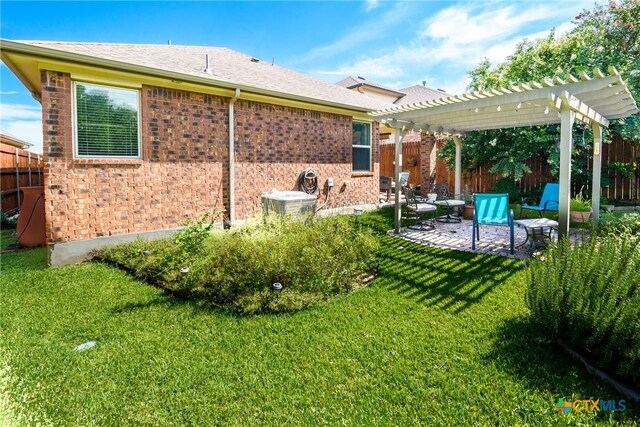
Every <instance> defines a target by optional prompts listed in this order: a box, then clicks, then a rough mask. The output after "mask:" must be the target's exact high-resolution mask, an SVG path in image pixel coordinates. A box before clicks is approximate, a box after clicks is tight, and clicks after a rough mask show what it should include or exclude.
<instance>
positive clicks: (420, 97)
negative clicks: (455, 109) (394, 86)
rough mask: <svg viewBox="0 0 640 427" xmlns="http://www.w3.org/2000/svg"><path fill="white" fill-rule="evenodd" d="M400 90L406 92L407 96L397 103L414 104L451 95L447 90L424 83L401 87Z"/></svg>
mask: <svg viewBox="0 0 640 427" xmlns="http://www.w3.org/2000/svg"><path fill="white" fill-rule="evenodd" d="M399 92H402V93H404V94H405V96H403V97H402V98H400V99H398V100H397V101H396V102H394V104H396V105H405V104H414V103H416V102H423V101H431V100H433V99H440V98H444V97H445V96H449V94H447V93H446V92H443V91H441V90H437V89H431V88H429V87H426V86H422V85H413V86H409V87H406V88H404V89H400V90H399Z"/></svg>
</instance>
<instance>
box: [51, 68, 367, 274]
mask: <svg viewBox="0 0 640 427" xmlns="http://www.w3.org/2000/svg"><path fill="white" fill-rule="evenodd" d="M41 83H42V99H41V100H42V111H43V134H44V145H43V148H44V161H45V173H44V181H45V200H46V208H45V211H46V233H47V236H46V238H47V243H48V244H49V246H50V247H51V248H55V245H57V244H61V243H69V242H73V241H78V240H86V239H95V238H100V237H109V236H117V235H136V234H137V233H144V232H149V231H158V230H172V229H176V228H178V227H180V226H181V225H182V224H183V223H184V222H185V221H186V220H188V219H194V218H198V217H199V216H200V215H202V214H203V213H204V212H212V211H221V210H226V211H228V210H229V205H228V204H229V192H228V185H229V182H228V181H229V178H228V169H229V168H228V151H227V148H228V143H229V141H228V135H229V132H228V104H229V100H230V98H226V97H221V96H213V95H206V94H202V93H196V92H189V91H180V90H175V89H167V88H162V87H154V86H146V85H143V86H142V89H141V91H140V96H141V105H142V108H141V135H142V159H141V160H104V159H98V160H86V159H74V157H73V145H72V144H73V138H72V132H73V127H72V126H73V125H72V117H73V111H72V96H73V95H72V79H71V76H70V75H69V74H68V73H62V72H55V71H47V70H43V71H42V72H41ZM235 123H236V130H235V132H236V138H235V139H236V145H235V153H236V155H235V156H236V160H235V193H236V195H235V206H236V218H237V219H246V218H250V217H252V216H254V215H256V214H258V213H259V212H261V197H260V196H261V194H262V193H263V192H265V191H270V190H271V189H273V188H276V189H278V190H292V189H298V175H299V174H300V172H301V171H302V170H304V169H306V168H309V167H313V168H314V169H315V170H316V172H317V173H318V175H319V177H320V182H321V183H322V182H323V180H325V179H326V178H328V177H331V178H333V180H334V185H335V186H334V189H333V191H332V194H331V198H330V199H329V202H328V204H327V206H326V209H333V208H340V207H346V206H353V205H361V204H364V205H366V204H375V203H377V198H378V182H379V151H378V144H379V141H378V136H377V135H378V132H377V124H375V123H373V126H372V135H373V138H372V140H373V141H372V143H373V145H372V170H371V171H370V172H353V171H352V163H351V156H352V153H351V141H352V127H351V126H352V118H351V117H350V116H346V115H339V114H332V113H326V112H319V111H313V110H308V109H300V108H292V107H287V106H280V105H274V104H267V103H261V102H253V101H244V100H238V102H237V103H236V104H235ZM326 191H327V190H326V188H323V189H322V192H321V194H320V196H319V202H323V201H324V197H325V196H326ZM53 258H54V259H53V260H52V263H53V264H62V263H64V262H65V261H64V260H56V259H55V256H53Z"/></svg>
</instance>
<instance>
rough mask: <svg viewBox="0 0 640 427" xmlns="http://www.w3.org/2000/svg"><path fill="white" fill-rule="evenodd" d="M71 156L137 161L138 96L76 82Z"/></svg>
mask: <svg viewBox="0 0 640 427" xmlns="http://www.w3.org/2000/svg"><path fill="white" fill-rule="evenodd" d="M74 88H75V142H76V144H75V156H76V157H80V158H87V157H89V158H114V157H115V158H129V159H131V158H134V159H139V158H140V134H139V117H140V114H139V112H140V102H139V92H138V91H137V90H131V89H121V88H115V87H107V86H98V85H92V84H87V83H79V82H76V83H75V85H74Z"/></svg>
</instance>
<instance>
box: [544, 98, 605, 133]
mask: <svg viewBox="0 0 640 427" xmlns="http://www.w3.org/2000/svg"><path fill="white" fill-rule="evenodd" d="M551 97H552V99H553V98H554V97H555V95H551ZM561 98H562V102H566V103H567V106H568V107H569V108H571V109H572V110H573V111H575V112H576V113H579V114H581V115H582V116H583V117H587V118H589V119H590V120H592V121H594V122H596V123H598V124H599V125H600V126H604V127H609V120H607V118H606V117H602V115H601V114H600V113H598V112H597V111H596V110H594V109H593V108H591V107H590V106H588V105H587V104H585V103H584V102H582V101H580V100H579V99H578V98H576V97H575V96H573V95H571V94H570V93H569V92H567V91H564V92H563V93H562V95H561Z"/></svg>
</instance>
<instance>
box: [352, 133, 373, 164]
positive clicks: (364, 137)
mask: <svg viewBox="0 0 640 427" xmlns="http://www.w3.org/2000/svg"><path fill="white" fill-rule="evenodd" d="M353 170H354V171H370V170H371V124H369V123H361V122H353Z"/></svg>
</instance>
